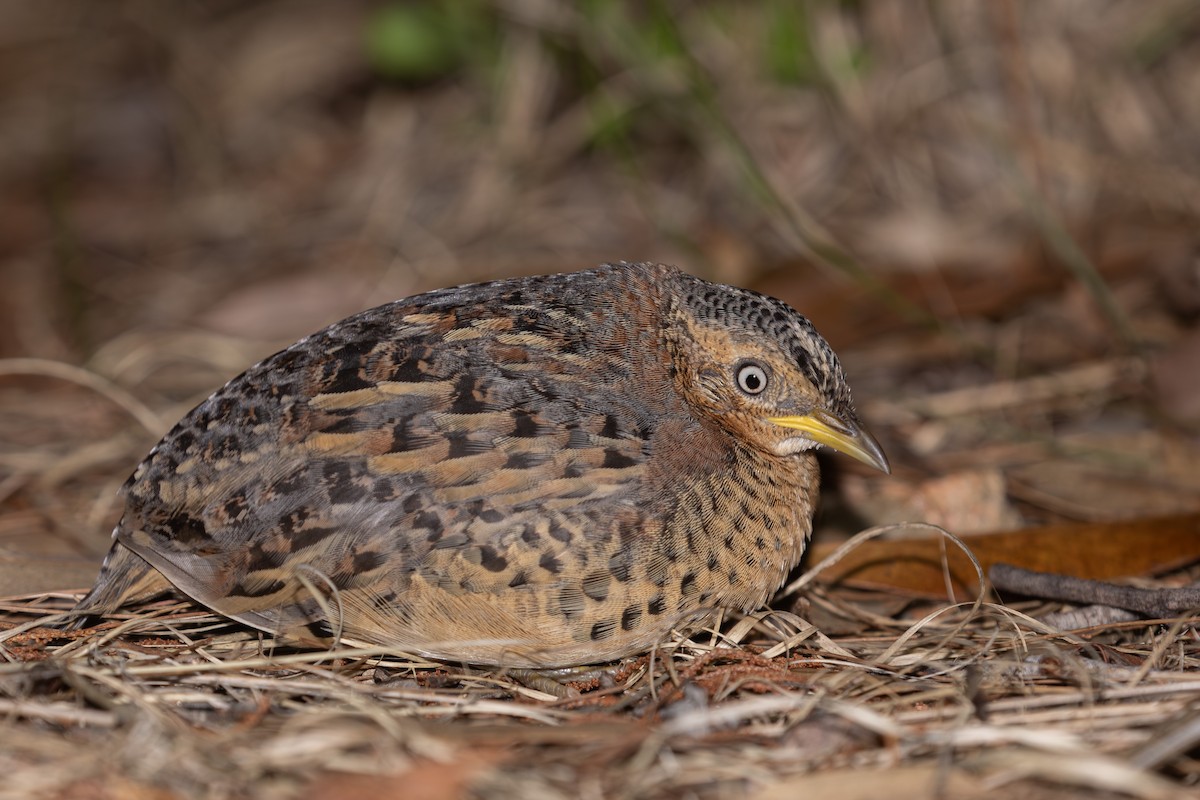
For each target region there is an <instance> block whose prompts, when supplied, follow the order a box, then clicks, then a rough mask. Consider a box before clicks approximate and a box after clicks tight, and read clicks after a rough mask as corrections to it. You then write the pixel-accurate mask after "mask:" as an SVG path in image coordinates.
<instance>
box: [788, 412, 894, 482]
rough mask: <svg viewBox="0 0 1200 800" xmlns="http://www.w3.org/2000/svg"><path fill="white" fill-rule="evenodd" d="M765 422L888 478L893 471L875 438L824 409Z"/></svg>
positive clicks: (861, 428) (859, 427)
mask: <svg viewBox="0 0 1200 800" xmlns="http://www.w3.org/2000/svg"><path fill="white" fill-rule="evenodd" d="M767 420H768V421H769V422H774V423H775V424H776V425H782V426H783V427H785V428H795V429H796V430H798V431H803V432H804V433H806V434H807V435H808V438H810V439H812V440H813V441H814V442H817V443H818V444H823V445H825V446H826V447H832V448H833V449H834V450H837V451H839V452H842V453H845V454H846V455H848V456H850V457H851V458H856V459H858V460H859V461H861V462H863V463H864V464H870V465H871V466H872V467H875V468H876V469H878V470H882V471H884V472H886V473H888V474H889V475H890V474H891V472H892V468H891V466H889V465H888V460H887V456H885V455H884V454H883V448H881V447H880V446H879V442H877V441H875V437H874V436H872V435H871V434H870V433H868V432H867V430H866V429H865V428H863V427H861V426H859V425H858V424H856V423H853V422H846V421H845V420H844V419H842V418H841V417H837V416H834V415H833V414H831V413H829V412H828V411H825V410H824V409H817V410H815V411H813V412H812V413H811V414H805V415H804V416H802V417H768V418H767Z"/></svg>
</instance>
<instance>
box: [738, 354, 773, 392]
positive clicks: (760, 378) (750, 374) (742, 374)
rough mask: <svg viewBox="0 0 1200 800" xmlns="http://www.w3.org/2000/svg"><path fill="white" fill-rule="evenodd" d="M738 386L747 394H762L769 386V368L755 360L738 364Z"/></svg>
mask: <svg viewBox="0 0 1200 800" xmlns="http://www.w3.org/2000/svg"><path fill="white" fill-rule="evenodd" d="M736 376H737V386H738V388H739V389H741V390H742V391H743V392H745V393H746V394H762V393H763V391H764V390H765V389H766V388H767V368H766V367H764V366H763V365H762V364H759V363H757V362H755V361H743V362H742V363H741V364H738V366H737V372H736Z"/></svg>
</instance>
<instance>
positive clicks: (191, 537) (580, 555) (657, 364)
mask: <svg viewBox="0 0 1200 800" xmlns="http://www.w3.org/2000/svg"><path fill="white" fill-rule="evenodd" d="M818 442H821V443H825V444H830V445H833V446H836V447H839V448H840V449H843V450H845V451H847V452H849V453H851V454H852V455H855V456H856V457H858V458H860V459H862V460H864V461H867V462H869V463H873V464H875V465H876V466H879V467H881V468H884V469H886V461H885V460H884V459H883V456H882V453H881V452H880V450H879V448H878V445H876V444H875V442H874V440H873V439H871V438H870V436H869V435H868V434H866V433H865V432H864V431H863V429H862V428H861V427H860V426H859V424H858V422H857V420H856V418H855V414H854V410H853V407H852V405H851V401H850V393H849V389H848V388H847V386H846V382H845V379H844V376H843V374H842V370H841V367H840V365H839V364H838V361H837V357H836V356H835V355H834V354H833V351H832V350H831V349H830V348H829V346H828V345H827V344H826V343H825V341H824V340H823V339H822V338H821V337H820V336H819V335H818V334H817V332H816V331H815V330H814V329H813V327H812V325H811V324H810V323H809V322H808V320H806V319H805V318H804V317H802V316H800V315H799V314H797V313H796V312H795V311H793V310H792V309H791V308H789V307H788V306H787V305H785V304H783V303H781V302H779V301H777V300H774V299H771V298H767V297H764V296H761V295H758V294H755V293H753V292H749V291H745V290H742V289H736V288H733V287H728V286H721V285H717V284H711V283H708V282H705V281H702V280H699V279H697V278H694V277H691V276H689V275H686V274H684V273H682V272H680V271H678V270H676V269H674V268H671V267H666V266H661V265H652V264H617V265H606V266H603V267H601V268H599V269H596V270H592V271H588V272H578V273H571V274H563V275H550V276H545V277H537V278H522V279H514V280H504V281H496V282H492V283H485V284H477V285H472V286H462V287H457V288H452V289H444V290H441V291H435V292H431V293H428V294H424V295H420V296H418V297H412V298H408V299H405V300H399V301H397V302H394V303H389V304H387V305H384V306H380V307H379V308H375V309H371V310H369V311H365V312H363V313H361V314H358V315H356V316H353V317H350V318H348V319H346V320H344V321H342V322H339V323H337V324H335V325H333V326H331V327H329V328H326V329H325V330H324V331H321V332H320V333H317V334H314V335H312V336H309V337H307V338H305V339H302V340H300V341H299V342H297V343H296V344H294V345H292V346H291V347H289V348H288V349H286V350H284V351H282V352H280V353H277V354H275V355H274V356H271V357H270V358H268V359H266V360H265V361H263V362H262V363H260V364H258V365H256V366H254V367H252V368H250V369H249V370H247V371H246V372H245V373H243V374H242V375H240V376H239V377H237V378H235V379H234V380H232V381H230V382H229V383H228V384H226V385H225V386H224V387H223V388H222V389H220V390H219V391H217V392H216V393H215V394H214V395H213V396H212V397H210V398H209V399H208V400H206V401H205V402H204V403H202V404H201V405H200V406H198V407H197V408H196V409H195V410H193V411H192V412H191V413H189V414H188V415H187V416H186V417H184V418H183V420H181V421H180V422H179V423H178V424H177V425H176V426H175V427H174V428H173V429H172V430H171V431H170V433H168V434H167V435H166V437H165V438H164V439H163V440H162V441H161V442H160V443H159V444H158V445H157V446H156V447H155V448H154V449H153V450H152V451H151V452H150V454H149V456H148V457H147V458H146V460H145V461H143V462H142V463H141V464H140V465H139V466H138V468H137V470H136V471H135V472H134V474H133V476H132V477H131V478H130V479H129V481H128V482H127V483H126V485H125V487H124V493H125V503H126V508H125V514H124V516H123V517H122V518H121V521H120V523H119V524H118V525H117V528H116V530H115V531H114V534H113V536H114V539H115V542H114V544H113V549H112V551H111V552H110V554H109V556H108V558H107V559H106V562H105V566H104V569H103V570H102V572H101V575H100V578H99V580H98V582H97V584H96V587H95V588H94V589H93V590H92V592H91V593H90V594H89V595H88V596H87V597H86V598H84V599H83V600H82V601H81V603H80V606H79V608H80V610H81V611H87V612H88V613H91V614H97V613H104V612H106V611H111V610H112V609H114V608H115V607H117V606H119V605H121V604H123V603H126V602H129V601H131V600H135V599H141V598H145V597H149V596H152V595H154V594H157V593H161V592H162V591H164V590H166V589H168V588H170V586H172V585H173V586H174V587H176V588H177V589H179V590H180V591H182V592H183V593H184V594H186V595H188V596H190V597H191V598H193V599H195V600H196V601H198V602H200V603H202V604H204V605H206V606H209V607H210V608H212V609H214V610H215V611H217V612H219V613H221V614H224V615H226V616H228V617H232V618H234V619H237V620H241V621H243V622H245V623H247V624H249V625H252V626H254V627H257V628H261V629H263V630H266V631H270V632H273V633H276V634H279V635H282V636H284V637H286V638H290V639H293V640H297V641H301V642H306V643H325V644H327V643H328V642H329V641H330V640H332V639H334V638H338V637H340V638H341V639H342V640H344V641H348V642H356V643H370V644H377V645H385V646H388V647H394V648H396V649H397V650H400V651H405V652H411V653H417V654H421V655H424V656H427V657H432V658H440V659H447V660H455V661H468V662H475V663H484V664H499V665H504V666H512V667H554V666H568V665H576V664H584V663H594V662H601V661H607V660H612V659H615V658H619V657H622V656H626V655H630V654H634V653H638V652H643V651H646V650H648V649H650V648H651V647H653V646H654V645H655V644H656V643H658V642H660V641H662V640H663V639H664V637H665V636H666V635H667V634H668V633H669V632H670V630H671V628H672V627H673V626H675V625H677V624H678V623H680V622H681V621H684V622H686V621H687V619H688V618H689V616H691V615H693V614H694V612H697V611H699V610H702V609H705V608H710V607H718V606H719V607H730V608H737V609H747V610H748V609H753V608H756V607H758V606H760V605H761V604H763V603H764V602H766V601H767V600H768V599H769V597H770V596H771V594H772V593H773V592H774V591H775V590H776V589H778V587H779V586H780V585H781V583H782V582H783V580H784V579H785V577H786V576H787V574H788V572H789V571H790V570H791V569H792V568H793V567H794V566H795V565H796V563H797V561H798V560H799V559H800V556H801V554H802V553H803V551H804V547H805V543H806V541H807V538H808V535H809V532H810V530H811V515H812V509H813V505H814V503H815V500H816V491H817V467H816V463H815V460H814V458H813V457H812V454H811V448H812V447H814V446H815V445H816V444H817V443H818Z"/></svg>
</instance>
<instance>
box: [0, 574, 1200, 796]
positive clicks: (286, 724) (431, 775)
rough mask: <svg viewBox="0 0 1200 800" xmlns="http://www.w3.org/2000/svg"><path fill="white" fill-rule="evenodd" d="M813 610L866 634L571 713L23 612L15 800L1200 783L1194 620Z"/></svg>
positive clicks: (47, 597)
mask: <svg viewBox="0 0 1200 800" xmlns="http://www.w3.org/2000/svg"><path fill="white" fill-rule="evenodd" d="M813 602H814V603H817V604H819V605H820V606H821V608H822V609H823V613H824V614H825V615H834V616H836V617H840V619H841V621H842V623H843V625H845V624H846V623H848V622H852V623H853V627H855V628H857V630H856V632H855V633H854V634H853V635H846V634H843V635H839V636H837V637H834V638H826V637H825V636H823V635H820V634H818V633H817V632H816V630H815V629H814V628H813V627H812V626H811V625H809V624H807V623H805V622H803V621H801V620H800V619H799V618H797V617H794V616H792V615H790V614H787V613H785V612H776V613H774V614H772V615H768V614H761V615H757V616H752V617H746V618H742V619H738V620H731V621H730V622H729V623H727V624H726V625H725V626H724V628H723V631H724V632H723V633H722V634H721V635H712V634H711V633H708V634H703V635H699V636H696V637H694V638H692V639H689V640H686V641H679V642H675V643H673V644H671V645H670V646H669V647H664V648H663V650H662V651H660V652H658V653H656V654H654V655H653V656H648V657H643V658H640V659H634V660H631V661H629V662H626V663H622V664H619V665H615V666H612V667H608V668H605V669H600V670H596V671H595V672H588V673H586V674H579V675H568V676H560V678H561V680H562V681H563V684H565V687H564V686H563V685H560V686H559V688H566V689H568V690H569V694H570V695H571V696H569V697H566V698H562V699H560V698H558V697H555V696H554V694H552V693H549V692H546V691H544V688H541V687H539V682H538V681H537V680H533V679H531V676H520V677H521V680H516V679H515V677H514V676H510V675H506V674H504V673H503V672H496V671H488V670H481V669H471V668H466V667H454V666H450V665H443V664H433V663H429V662H426V661H422V660H420V659H410V658H405V657H402V656H397V655H395V654H387V653H381V652H379V651H372V650H350V649H340V650H332V651H329V652H294V651H290V650H288V649H286V648H280V647H277V646H276V645H275V644H274V643H273V642H271V641H270V640H269V639H265V638H263V637H262V636H260V635H257V634H255V633H252V632H248V631H246V630H244V629H239V628H237V627H235V626H231V625H229V624H227V623H225V622H224V621H222V620H221V619H219V618H216V617H214V616H212V615H210V614H207V613H204V612H202V611H198V610H197V609H195V608H194V607H191V606H188V605H184V604H180V603H166V602H163V603H158V604H155V605H152V606H147V607H144V608H140V609H135V610H133V611H130V612H129V613H127V614H125V615H123V616H122V617H120V618H118V619H114V620H112V621H111V622H108V623H106V624H104V625H102V626H101V627H99V628H97V629H94V630H89V631H83V632H79V633H72V634H64V633H62V632H61V631H53V630H50V629H47V628H46V627H44V625H45V624H46V623H48V622H54V621H55V620H58V619H61V616H60V613H61V612H62V611H63V610H64V609H66V608H68V607H69V606H70V603H71V598H70V597H68V596H65V595H61V594H59V595H51V594H43V595H39V596H32V597H25V598H12V599H9V600H7V601H5V602H3V605H2V607H0V608H2V612H0V613H2V616H0V625H2V626H3V628H4V630H3V632H2V633H0V653H2V654H3V656H4V659H5V661H6V662H7V663H4V664H2V665H0V688H2V690H3V694H4V697H3V699H0V713H3V714H4V715H5V716H6V717H8V718H9V720H10V723H9V724H8V725H6V726H5V727H4V728H3V730H2V731H0V738H2V745H3V746H2V747H0V754H2V755H0V768H3V770H4V774H5V781H4V787H3V789H0V792H2V793H4V795H5V796H12V797H86V796H98V797H105V796H107V797H123V796H134V795H133V794H132V793H133V792H134V791H135V790H136V791H137V792H139V793H141V794H138V795H137V796H162V797H173V796H178V797H194V796H203V797H292V796H304V797H340V796H352V793H350V792H349V791H346V792H345V793H340V794H339V791H341V790H334V789H333V788H330V787H333V786H336V785H337V778H336V776H338V775H341V774H346V775H353V776H358V777H357V778H355V780H361V781H366V780H367V778H366V777H364V776H379V777H378V781H377V782H368V783H364V784H363V785H364V786H366V785H370V786H372V787H374V789H373V790H374V791H378V792H380V793H382V796H384V797H388V796H393V795H394V796H398V797H399V796H456V793H457V792H459V791H462V792H464V793H466V794H469V795H470V796H496V795H499V794H503V795H511V796H530V797H555V798H557V797H579V796H585V797H586V796H594V797H632V796H637V797H646V796H653V797H667V796H670V797H674V796H680V795H681V794H683V795H688V794H691V795H693V796H697V797H714V796H720V795H727V794H746V793H750V792H761V791H767V790H770V791H771V792H780V793H783V792H791V791H793V790H794V791H797V792H799V791H801V789H802V787H804V786H806V785H807V783H806V782H807V781H809V780H812V779H814V777H815V776H819V775H820V774H821V773H823V772H825V771H828V770H853V772H848V773H845V775H844V776H843V778H842V781H841V783H839V786H841V787H844V791H845V792H847V796H850V797H855V796H863V797H866V796H873V795H871V794H870V793H869V791H867V790H868V789H869V787H871V786H878V785H879V784H878V780H879V771H880V770H882V771H883V774H884V775H887V774H889V773H890V771H891V770H894V769H896V768H897V767H899V766H900V765H904V767H905V768H906V769H908V770H913V769H915V770H917V772H916V773H905V774H907V775H908V776H909V778H910V779H913V780H916V782H915V783H914V784H913V785H914V787H919V789H918V791H919V792H920V794H921V796H936V795H937V791H938V787H954V788H953V791H949V794H946V795H944V796H952V797H969V796H976V794H978V796H983V795H984V794H987V793H989V792H990V793H991V794H987V796H997V795H996V794H995V793H996V792H1000V795H999V796H1007V795H1008V794H1010V793H1011V796H1014V797H1015V796H1017V795H1018V793H1027V792H1029V791H1032V790H1033V789H1036V788H1037V787H1041V790H1043V791H1051V790H1054V791H1057V792H1059V793H1060V795H1053V794H1051V795H1050V796H1076V795H1075V794H1073V792H1079V794H1078V796H1105V793H1111V794H1113V795H1116V796H1130V797H1139V798H1174V797H1179V796H1181V792H1183V791H1184V789H1183V788H1182V787H1181V785H1180V784H1179V783H1177V782H1176V781H1177V780H1183V781H1185V782H1191V781H1193V780H1195V779H1196V778H1197V777H1200V775H1198V771H1197V768H1196V766H1195V762H1193V761H1192V760H1191V759H1190V758H1189V757H1188V756H1187V755H1186V754H1187V753H1188V752H1189V751H1191V750H1192V749H1193V748H1194V746H1195V745H1196V742H1197V740H1200V730H1198V726H1197V725H1196V723H1195V719H1196V717H1195V714H1196V703H1197V697H1198V696H1200V677H1198V676H1197V672H1196V667H1197V665H1198V664H1200V661H1198V657H1200V646H1198V644H1197V642H1196V639H1195V636H1194V634H1193V632H1192V629H1191V626H1190V624H1189V623H1188V621H1187V620H1182V619H1181V620H1154V621H1138V622H1135V623H1125V624H1122V625H1113V626H1110V627H1107V628H1103V629H1092V630H1087V631H1079V632H1059V631H1054V630H1050V629H1048V628H1047V627H1046V626H1045V625H1044V624H1042V623H1039V622H1037V621H1036V620H1035V619H1034V618H1033V617H1032V616H1029V615H1027V614H1026V613H1022V611H1019V610H1017V609H1014V608H1009V607H1005V606H998V605H993V604H982V605H971V604H966V605H958V606H949V607H936V608H931V609H930V610H929V613H927V614H923V615H921V618H920V619H915V620H914V619H912V614H908V615H905V617H906V618H907V619H902V620H894V619H889V618H882V617H878V616H871V615H869V614H866V613H864V611H863V610H862V608H861V606H854V605H847V604H846V603H845V602H843V601H841V600H839V598H838V594H837V592H833V593H829V592H825V591H821V590H817V592H816V594H815V595H814V596H813ZM867 620H869V621H867ZM533 677H536V676H533ZM543 686H544V684H543ZM914 774H915V775H919V776H920V779H919V780H917V779H916V778H913V775H914ZM347 780H349V778H347ZM414 782H415V783H414ZM860 782H861V783H862V786H863V787H866V788H865V789H864V791H867V793H866V794H856V792H858V791H859V790H858V789H856V786H857V785H858V783H860ZM353 785H357V784H353ZM322 787H325V788H322ZM388 787H392V788H388ZM398 787H403V789H402V790H401V789H400V788H398ZM839 791H841V789H839ZM106 792H107V794H106ZM389 792H391V793H392V794H389ZM421 792H428V793H429V794H426V795H422V794H421ZM156 793H157V794H156ZM1097 793H1098V794H1097ZM780 796H783V795H782V794H780ZM912 796H917V795H915V794H914V795H912Z"/></svg>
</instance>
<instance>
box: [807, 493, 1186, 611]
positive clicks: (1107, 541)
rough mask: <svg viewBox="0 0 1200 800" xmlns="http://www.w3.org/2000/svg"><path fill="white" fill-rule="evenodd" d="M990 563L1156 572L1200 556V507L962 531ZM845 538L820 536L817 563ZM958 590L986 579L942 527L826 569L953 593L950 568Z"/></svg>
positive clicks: (813, 555)
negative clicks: (1099, 519)
mask: <svg viewBox="0 0 1200 800" xmlns="http://www.w3.org/2000/svg"><path fill="white" fill-rule="evenodd" d="M961 538H962V539H963V540H964V541H965V543H966V544H967V546H968V547H969V548H971V552H972V553H974V554H975V557H976V558H977V559H979V561H980V563H981V565H982V567H983V571H984V572H985V573H986V572H987V570H988V568H989V567H990V566H991V565H993V564H997V563H1001V562H1003V563H1007V564H1013V565H1014V566H1018V567H1025V568H1026V569H1033V570H1037V571H1039V572H1056V573H1060V574H1063V575H1073V576H1075V577H1078V578H1092V579H1096V580H1107V579H1111V578H1122V577H1131V576H1135V575H1153V574H1157V573H1161V572H1166V571H1169V570H1172V569H1177V568H1179V567H1181V566H1184V565H1185V564H1189V563H1192V562H1194V561H1197V560H1200V514H1184V515H1180V516H1171V517H1158V518H1154V519H1138V520H1127V521H1121V522H1103V523H1101V522H1082V523H1065V524H1058V525H1045V526H1041V527H1036V528H1026V529H1023V530H1013V531H1003V532H999V533H988V534H977V535H974V536H964V537H961ZM837 546H838V543H823V542H818V543H815V544H814V546H813V547H812V548H811V552H810V555H809V559H810V561H809V563H810V564H816V563H818V562H819V561H821V560H822V559H824V558H825V557H827V556H828V555H830V554H831V553H832V552H833V551H834V550H835V549H836V548H837ZM947 573H948V574H949V576H950V577H951V579H952V580H953V584H954V587H955V589H956V590H961V591H964V592H966V593H968V594H974V593H975V592H977V591H978V589H979V582H978V579H977V577H976V574H975V569H974V567H972V565H971V563H970V560H969V559H968V558H967V556H966V555H965V554H964V553H963V552H962V550H960V549H959V548H958V547H957V546H956V545H954V544H953V543H952V542H950V541H949V540H947V539H945V538H944V537H942V536H940V535H938V534H936V533H935V532H924V531H921V532H916V533H914V534H912V535H909V536H906V537H905V538H903V539H893V540H882V539H874V540H871V541H868V542H865V543H864V544H862V545H861V546H859V547H857V548H855V549H854V550H853V551H851V552H850V553H849V554H848V555H847V556H846V557H845V558H843V559H842V560H841V561H839V562H838V563H836V564H834V565H832V566H830V567H828V568H827V569H825V570H824V571H822V573H821V579H822V580H823V581H824V582H826V583H837V582H843V583H846V584H848V585H851V586H859V587H864V588H873V589H892V590H900V591H904V592H911V593H914V594H919V595H926V596H932V597H945V595H946V575H947Z"/></svg>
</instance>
